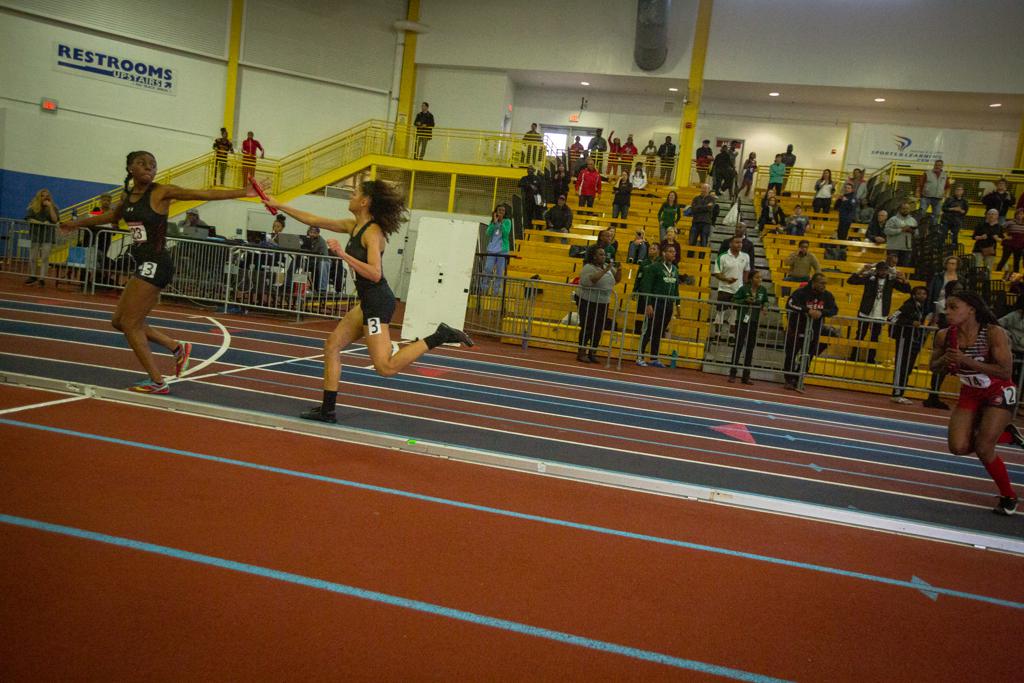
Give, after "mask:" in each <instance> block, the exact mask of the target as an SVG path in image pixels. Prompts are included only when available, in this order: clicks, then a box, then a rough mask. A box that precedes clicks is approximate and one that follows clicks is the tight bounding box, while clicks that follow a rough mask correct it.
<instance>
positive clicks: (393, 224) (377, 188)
mask: <svg viewBox="0 0 1024 683" xmlns="http://www.w3.org/2000/svg"><path fill="white" fill-rule="evenodd" d="M359 191H360V192H361V193H362V194H363V195H364V196H366V197H369V198H370V216H371V217H372V218H373V220H374V222H375V223H376V224H377V225H378V226H380V230H381V232H383V233H384V236H385V237H388V236H390V235H392V234H394V233H396V232H398V229H399V228H400V227H401V224H402V223H405V222H406V221H408V220H409V213H408V211H407V210H406V208H405V197H404V196H402V192H401V190H399V189H398V187H397V186H396V185H394V184H393V183H389V182H387V181H384V180H364V181H363V182H362V184H360V186H359Z"/></svg>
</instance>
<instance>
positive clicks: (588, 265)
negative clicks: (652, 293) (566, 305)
mask: <svg viewBox="0 0 1024 683" xmlns="http://www.w3.org/2000/svg"><path fill="white" fill-rule="evenodd" d="M621 279H622V270H621V269H619V268H616V267H615V264H614V263H612V262H611V261H609V260H608V254H607V252H605V250H604V248H603V247H602V246H601V245H599V244H595V245H593V246H591V247H590V248H589V249H587V256H586V259H585V260H584V264H583V269H582V270H581V271H580V286H579V289H578V290H577V292H576V294H577V297H578V299H579V307H580V335H579V351H578V352H577V353H576V360H578V361H579V362H581V363H586V362H588V361H589V362H591V363H598V362H600V361H598V360H597V356H596V355H595V353H596V351H597V345H598V344H600V343H601V334H602V333H603V332H604V322H605V320H606V319H607V318H608V304H609V302H611V297H612V290H613V289H614V288H615V285H617V284H618V283H619V281H620V280H621Z"/></svg>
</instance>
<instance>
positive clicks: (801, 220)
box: [786, 204, 808, 237]
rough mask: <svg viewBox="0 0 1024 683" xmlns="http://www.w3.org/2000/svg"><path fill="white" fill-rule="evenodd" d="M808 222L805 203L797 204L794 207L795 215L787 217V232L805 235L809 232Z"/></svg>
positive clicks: (800, 235) (799, 235)
mask: <svg viewBox="0 0 1024 683" xmlns="http://www.w3.org/2000/svg"><path fill="white" fill-rule="evenodd" d="M807 223H808V218H807V216H805V215H804V207H803V205H802V204H797V205H796V206H794V207H793V215H792V216H790V217H789V218H787V219H786V234H787V235H795V236H797V237H803V236H804V234H806V233H807Z"/></svg>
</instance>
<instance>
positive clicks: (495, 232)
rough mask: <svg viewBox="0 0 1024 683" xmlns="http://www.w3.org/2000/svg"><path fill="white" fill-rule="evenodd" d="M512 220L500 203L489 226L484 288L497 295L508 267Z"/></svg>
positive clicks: (492, 215)
mask: <svg viewBox="0 0 1024 683" xmlns="http://www.w3.org/2000/svg"><path fill="white" fill-rule="evenodd" d="M511 234H512V221H511V220H509V219H508V218H505V206H504V205H502V204H499V205H498V206H497V207H495V209H494V213H492V214H491V223H490V225H488V226H487V232H486V240H487V248H486V249H485V251H486V252H487V258H486V259H485V260H484V270H483V275H484V278H483V283H482V284H483V290H484V291H485V292H487V293H489V294H491V295H495V294H497V293H498V291H499V290H500V289H501V285H502V282H503V280H504V277H505V270H506V269H507V268H508V254H509V252H510V251H512V246H511V242H510V240H511V237H510V236H511Z"/></svg>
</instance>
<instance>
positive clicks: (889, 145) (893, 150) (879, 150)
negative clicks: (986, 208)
mask: <svg viewBox="0 0 1024 683" xmlns="http://www.w3.org/2000/svg"><path fill="white" fill-rule="evenodd" d="M1003 148H1004V135H1003V133H1001V132H998V131H975V130H964V129H955V128H954V129H949V128H921V127H917V126H892V125H878V124H868V123H851V124H850V138H849V147H848V149H847V153H846V165H847V167H851V166H864V167H867V168H880V167H882V166H885V165H886V164H888V163H891V162H898V163H909V164H930V163H932V162H934V161H936V160H937V159H942V160H943V161H944V162H946V164H947V165H950V166H960V167H963V166H970V167H976V168H997V167H1000V166H1002V165H1004V164H1005V160H1004V156H1005V154H1006V152H1005V150H1004V149H1003Z"/></svg>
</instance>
